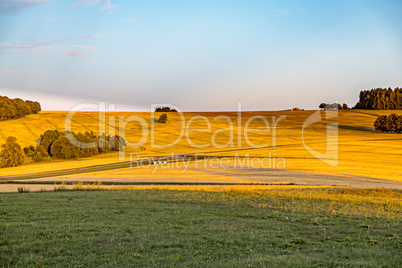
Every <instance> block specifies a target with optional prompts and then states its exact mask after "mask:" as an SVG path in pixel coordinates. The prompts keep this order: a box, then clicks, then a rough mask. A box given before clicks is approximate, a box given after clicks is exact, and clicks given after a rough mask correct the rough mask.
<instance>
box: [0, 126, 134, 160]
mask: <svg viewBox="0 0 402 268" xmlns="http://www.w3.org/2000/svg"><path fill="white" fill-rule="evenodd" d="M69 135H71V137H73V138H75V139H76V140H77V141H80V142H82V143H86V144H89V143H95V142H96V143H97V144H96V146H94V147H93V148H83V147H84V146H79V145H78V146H77V145H74V144H72V143H71V142H70V140H69V137H68V136H69ZM71 137H70V138H71ZM125 145H126V140H125V139H124V138H123V137H120V136H118V135H115V136H106V135H105V134H104V133H103V134H102V135H100V136H96V135H95V134H94V133H93V132H91V133H89V132H85V133H84V134H83V133H81V132H79V133H74V132H61V131H57V130H48V131H46V132H45V133H43V134H42V135H41V136H40V143H39V144H38V145H36V147H34V146H32V145H31V146H28V147H25V148H24V149H22V148H21V146H20V145H19V144H18V143H17V138H15V137H8V138H7V140H6V143H5V144H3V145H2V146H1V151H0V167H15V166H19V165H22V164H23V163H24V161H25V157H26V156H27V157H32V160H33V161H34V162H41V161H43V160H44V159H45V158H50V157H54V158H60V159H71V158H79V157H90V156H94V155H97V154H101V153H109V152H113V151H122V150H123V147H124V146H125Z"/></svg>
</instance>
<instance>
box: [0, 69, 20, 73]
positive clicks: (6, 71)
mask: <svg viewBox="0 0 402 268" xmlns="http://www.w3.org/2000/svg"><path fill="white" fill-rule="evenodd" d="M17 72H18V71H17V70H15V69H0V74H15V73H17Z"/></svg>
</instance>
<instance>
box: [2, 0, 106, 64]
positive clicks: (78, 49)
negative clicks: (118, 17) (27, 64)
mask: <svg viewBox="0 0 402 268" xmlns="http://www.w3.org/2000/svg"><path fill="white" fill-rule="evenodd" d="M0 1H1V0H0ZM102 36H103V34H81V35H76V36H74V37H65V38H61V39H56V40H50V41H46V42H41V43H27V44H12V43H10V42H0V50H8V51H11V52H13V53H24V54H50V55H67V56H71V57H76V58H89V57H90V56H91V55H90V54H89V53H88V52H84V51H95V50H97V49H98V48H97V47H95V46H88V45H82V44H79V45H73V46H70V47H67V48H61V47H59V48H57V47H56V48H55V47H54V46H50V45H54V44H58V43H63V42H65V41H69V40H71V39H89V38H99V37H102Z"/></svg>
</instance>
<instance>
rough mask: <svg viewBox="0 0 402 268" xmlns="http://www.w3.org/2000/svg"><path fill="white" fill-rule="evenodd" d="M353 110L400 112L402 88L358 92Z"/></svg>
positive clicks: (401, 107)
mask: <svg viewBox="0 0 402 268" xmlns="http://www.w3.org/2000/svg"><path fill="white" fill-rule="evenodd" d="M354 108H355V109H370V110H401V109H402V88H395V89H394V90H392V89H391V88H388V89H386V88H376V89H372V90H364V91H361V92H360V96H359V102H358V103H357V104H356V106H355V107H354Z"/></svg>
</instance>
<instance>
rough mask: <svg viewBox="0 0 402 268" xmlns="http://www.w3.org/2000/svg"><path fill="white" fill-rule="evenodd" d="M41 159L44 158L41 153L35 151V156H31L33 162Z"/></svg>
mask: <svg viewBox="0 0 402 268" xmlns="http://www.w3.org/2000/svg"><path fill="white" fill-rule="evenodd" d="M43 159H45V158H44V157H43V155H42V154H41V153H36V154H35V156H34V157H33V158H32V160H33V161H34V162H42V161H43Z"/></svg>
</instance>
